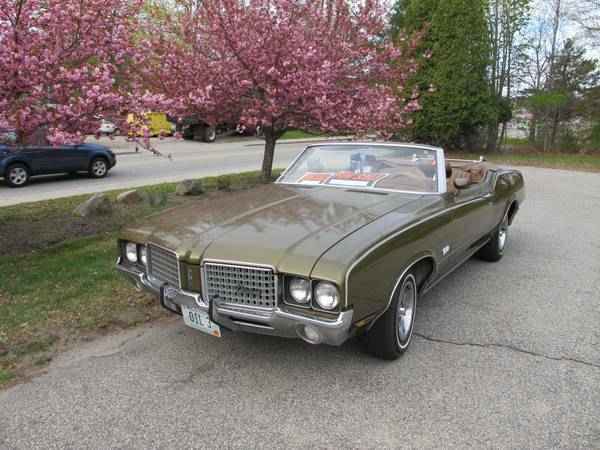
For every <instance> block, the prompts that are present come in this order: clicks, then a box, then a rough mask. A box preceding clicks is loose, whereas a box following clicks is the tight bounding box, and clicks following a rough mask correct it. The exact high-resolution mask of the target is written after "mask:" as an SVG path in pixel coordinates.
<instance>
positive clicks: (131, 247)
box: [125, 242, 138, 263]
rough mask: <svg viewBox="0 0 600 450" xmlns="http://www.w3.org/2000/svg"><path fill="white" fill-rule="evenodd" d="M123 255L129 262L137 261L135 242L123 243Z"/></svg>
mask: <svg viewBox="0 0 600 450" xmlns="http://www.w3.org/2000/svg"><path fill="white" fill-rule="evenodd" d="M125 257H126V258H127V261H129V262H131V263H136V262H137V261H138V249H137V244H135V243H133V242H128V243H127V245H125Z"/></svg>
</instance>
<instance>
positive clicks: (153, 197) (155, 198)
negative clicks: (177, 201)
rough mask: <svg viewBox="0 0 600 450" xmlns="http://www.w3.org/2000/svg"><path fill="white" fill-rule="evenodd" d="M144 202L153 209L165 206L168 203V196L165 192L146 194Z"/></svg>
mask: <svg viewBox="0 0 600 450" xmlns="http://www.w3.org/2000/svg"><path fill="white" fill-rule="evenodd" d="M144 200H145V201H146V202H147V203H148V204H149V205H150V206H152V207H155V206H164V205H166V203H167V194H166V193H165V192H145V193H144Z"/></svg>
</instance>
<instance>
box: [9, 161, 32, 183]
mask: <svg viewBox="0 0 600 450" xmlns="http://www.w3.org/2000/svg"><path fill="white" fill-rule="evenodd" d="M29 176H30V175H29V169H28V168H27V166H26V165H25V164H21V163H17V164H12V165H10V166H8V169H6V173H5V174H4V179H5V180H6V183H7V184H8V185H9V186H10V187H13V188H18V187H23V186H25V185H26V184H27V183H28V182H29Z"/></svg>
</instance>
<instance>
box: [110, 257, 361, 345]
mask: <svg viewBox="0 0 600 450" xmlns="http://www.w3.org/2000/svg"><path fill="white" fill-rule="evenodd" d="M117 269H118V270H119V271H120V272H121V273H122V274H123V275H125V277H126V278H128V279H129V280H130V281H131V282H132V283H133V284H135V285H136V286H137V288H138V289H141V290H145V291H147V292H150V293H151V294H153V295H155V296H156V297H158V298H160V296H161V285H160V284H157V283H156V282H153V280H151V279H150V278H148V277H147V275H146V273H145V272H144V271H142V270H140V269H138V268H135V267H130V266H126V265H123V264H121V258H119V259H118V260H117ZM165 292H166V295H165V296H164V297H165V298H164V299H163V301H164V302H165V303H170V304H175V305H177V306H178V307H181V306H187V307H189V308H198V309H201V310H203V311H206V312H208V313H209V314H210V317H211V320H212V321H213V322H215V323H217V324H219V325H220V326H222V327H224V328H226V329H229V330H232V331H246V332H249V333H258V334H267V335H271V336H280V337H287V338H298V337H300V338H302V339H304V340H307V339H306V338H305V337H304V336H305V334H304V329H305V327H307V326H309V327H312V328H313V329H314V330H316V331H317V332H318V334H319V336H320V339H319V340H318V341H316V342H311V343H314V344H328V345H341V344H342V343H344V341H346V340H347V339H348V338H350V337H351V336H352V335H353V327H352V310H348V311H343V312H341V313H339V314H338V315H337V316H334V317H332V318H331V319H328V318H327V319H326V318H316V317H314V316H309V315H308V314H305V313H302V312H301V311H297V310H294V309H292V308H290V307H287V306H285V305H278V306H276V307H275V308H273V309H262V308H250V307H246V306H244V307H241V306H239V305H228V304H218V303H216V304H213V305H210V304H209V303H208V302H207V301H205V300H204V299H203V298H202V296H201V295H200V294H197V293H194V292H188V291H185V290H182V289H176V288H173V287H169V288H168V289H167V290H166V291H165ZM169 310H171V309H169ZM171 312H173V311H172V310H171ZM309 342H310V341H309Z"/></svg>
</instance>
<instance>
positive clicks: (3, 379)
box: [0, 369, 15, 386]
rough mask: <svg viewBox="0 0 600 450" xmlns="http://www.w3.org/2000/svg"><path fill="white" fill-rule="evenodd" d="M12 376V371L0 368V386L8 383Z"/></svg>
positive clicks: (13, 375)
mask: <svg viewBox="0 0 600 450" xmlns="http://www.w3.org/2000/svg"><path fill="white" fill-rule="evenodd" d="M14 377H15V374H14V373H12V372H10V371H8V370H3V369H0V386H2V385H3V384H6V383H8V382H9V381H11V380H12V379H13V378H14Z"/></svg>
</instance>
